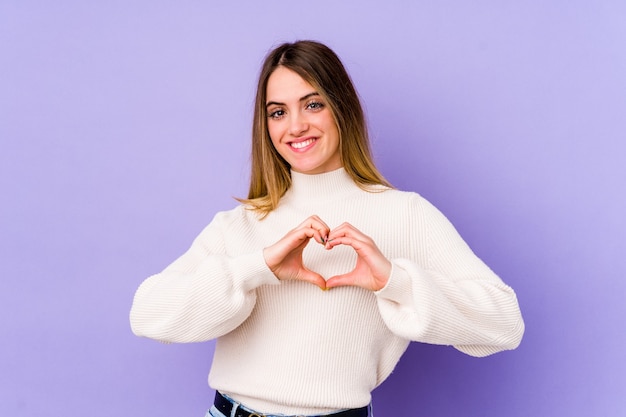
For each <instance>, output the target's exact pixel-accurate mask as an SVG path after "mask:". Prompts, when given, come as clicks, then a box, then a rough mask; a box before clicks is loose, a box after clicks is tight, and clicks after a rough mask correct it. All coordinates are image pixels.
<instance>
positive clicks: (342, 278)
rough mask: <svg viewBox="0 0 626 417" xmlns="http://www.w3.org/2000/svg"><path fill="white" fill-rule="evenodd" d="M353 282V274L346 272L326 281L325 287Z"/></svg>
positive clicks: (351, 283)
mask: <svg viewBox="0 0 626 417" xmlns="http://www.w3.org/2000/svg"><path fill="white" fill-rule="evenodd" d="M354 284H355V277H354V274H352V273H348V274H343V275H336V276H334V277H331V278H329V279H328V281H326V288H327V289H331V288H336V287H347V286H352V285H354Z"/></svg>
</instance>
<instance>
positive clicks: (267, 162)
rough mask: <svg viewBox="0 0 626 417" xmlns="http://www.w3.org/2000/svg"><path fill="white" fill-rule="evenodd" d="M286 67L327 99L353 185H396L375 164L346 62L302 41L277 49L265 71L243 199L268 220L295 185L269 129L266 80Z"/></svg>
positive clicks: (342, 157) (273, 51)
mask: <svg viewBox="0 0 626 417" xmlns="http://www.w3.org/2000/svg"><path fill="white" fill-rule="evenodd" d="M281 66H282V67H285V68H287V69H290V70H291V71H294V72H295V73H297V74H298V75H299V76H300V77H302V79H304V80H305V81H307V82H308V83H309V84H311V85H312V86H313V88H315V89H316V90H317V92H318V93H319V94H320V95H321V96H322V97H323V98H324V99H325V100H326V101H327V103H328V105H329V107H330V110H331V113H332V115H333V118H334V119H335V122H336V123H337V127H338V130H339V142H340V152H341V161H342V163H343V166H344V169H345V170H346V172H347V173H348V175H350V177H351V178H352V179H353V180H354V182H355V183H356V184H357V185H358V186H360V187H361V188H363V189H367V188H368V186H371V185H384V186H387V187H391V185H390V184H389V183H388V182H387V181H386V180H385V178H384V177H383V176H382V174H381V173H380V172H379V171H378V169H377V168H376V166H375V165H374V162H373V159H372V155H371V150H370V144H369V136H368V133H367V127H366V123H365V116H364V114H363V108H362V107H361V102H360V101H359V97H358V95H357V92H356V90H355V88H354V85H353V84H352V81H351V80H350V76H349V75H348V73H347V72H346V70H345V68H344V66H343V64H342V63H341V60H340V59H339V57H338V56H337V55H336V54H335V53H334V52H333V51H332V50H331V49H330V48H328V47H327V46H326V45H324V44H321V43H319V42H315V41H298V42H294V43H284V44H282V45H280V46H278V47H276V48H275V49H274V50H272V51H271V52H270V53H269V54H268V55H267V57H266V58H265V61H264V63H263V66H262V68H261V73H260V75H259V82H258V85H257V92H256V100H255V106H254V119H253V124H252V163H251V176H250V189H249V191H248V198H247V199H239V201H240V202H242V203H245V204H247V205H249V206H250V207H251V208H252V209H253V210H255V211H258V212H259V214H260V215H261V217H265V216H266V215H267V214H268V213H269V212H271V211H272V210H274V209H275V208H276V207H277V206H278V203H279V201H280V198H281V197H282V196H283V195H284V194H285V192H286V191H287V190H288V189H289V187H290V186H291V171H290V166H289V164H288V163H287V161H285V159H284V158H283V157H282V156H280V154H279V153H278V152H277V151H276V149H275V148H274V145H272V141H271V139H270V136H269V132H268V129H267V117H268V116H267V108H266V101H267V97H266V95H267V94H266V92H267V82H268V79H269V77H270V75H272V73H273V72H274V70H276V68H278V67H281Z"/></svg>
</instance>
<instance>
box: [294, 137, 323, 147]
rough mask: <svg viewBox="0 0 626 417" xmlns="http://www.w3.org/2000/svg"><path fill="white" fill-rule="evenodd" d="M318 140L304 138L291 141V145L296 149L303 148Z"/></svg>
mask: <svg viewBox="0 0 626 417" xmlns="http://www.w3.org/2000/svg"><path fill="white" fill-rule="evenodd" d="M316 140H317V139H315V138H310V139H307V140H303V141H302V142H291V143H290V145H291V147H292V148H294V149H302V148H306V147H307V146H309V145H310V144H312V143H313V142H315V141H316Z"/></svg>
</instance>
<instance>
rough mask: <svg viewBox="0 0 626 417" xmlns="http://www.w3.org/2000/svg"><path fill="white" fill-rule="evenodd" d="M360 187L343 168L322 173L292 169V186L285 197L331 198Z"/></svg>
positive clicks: (317, 199)
mask: <svg viewBox="0 0 626 417" xmlns="http://www.w3.org/2000/svg"><path fill="white" fill-rule="evenodd" d="M358 188H359V187H358V186H357V185H356V184H355V182H354V181H353V180H352V178H350V176H349V175H348V173H347V172H346V171H345V170H344V169H343V168H339V169H336V170H334V171H329V172H324V173H322V174H302V173H300V172H295V171H291V187H290V188H289V190H288V191H287V193H286V194H285V197H290V198H304V199H315V200H316V201H319V200H329V199H333V198H335V197H337V196H345V194H346V193H347V192H351V191H354V190H355V189H358Z"/></svg>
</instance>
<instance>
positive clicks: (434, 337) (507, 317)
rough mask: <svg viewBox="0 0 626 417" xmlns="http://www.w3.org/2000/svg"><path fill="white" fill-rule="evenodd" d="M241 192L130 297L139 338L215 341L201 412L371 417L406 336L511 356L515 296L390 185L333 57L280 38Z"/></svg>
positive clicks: (515, 339)
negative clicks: (245, 189) (375, 395)
mask: <svg viewBox="0 0 626 417" xmlns="http://www.w3.org/2000/svg"><path fill="white" fill-rule="evenodd" d="M253 124H254V126H253V135H252V175H251V182H250V190H249V194H248V198H247V199H244V200H241V205H239V206H238V207H236V208H234V209H233V210H230V211H227V212H221V213H217V215H216V216H215V218H214V219H213V221H211V223H210V224H209V225H208V226H207V227H206V228H205V229H204V230H203V231H202V232H201V234H200V235H199V236H198V237H197V238H196V240H195V241H194V242H193V244H192V246H191V248H190V249H189V250H188V251H187V252H186V253H185V254H184V255H182V256H181V257H180V258H179V259H177V260H176V261H175V262H174V263H172V264H171V265H170V266H168V267H167V268H166V269H165V270H164V271H163V272H161V273H159V274H156V275H154V276H151V277H149V278H148V279H147V280H145V281H144V282H143V283H142V284H141V286H140V287H139V289H138V290H137V293H136V295H135V299H134V303H133V307H132V311H131V315H130V318H131V326H132V329H133V331H134V332H135V334H137V335H139V336H145V337H150V338H153V339H157V340H161V341H166V342H199V341H206V340H211V339H217V342H216V347H215V354H214V358H213V365H212V367H211V372H210V375H209V384H210V386H211V387H212V388H214V389H215V390H216V391H217V396H216V401H215V405H214V406H213V407H212V408H211V410H210V411H209V413H208V414H207V415H208V416H216V417H223V416H225V417H230V416H244V417H247V416H257V415H259V416H260V415H266V416H274V415H287V416H290V415H306V416H319V415H332V416H334V417H361V416H362V417H365V416H368V415H371V414H368V413H369V412H370V410H369V407H368V405H369V404H370V401H371V391H372V390H373V389H374V388H375V387H377V386H378V385H379V384H381V383H382V382H383V381H384V380H385V379H386V378H387V376H388V375H389V374H390V373H391V371H392V370H393V368H394V367H395V365H396V364H397V363H398V361H399V359H400V357H401V355H402V354H403V353H404V351H405V349H406V348H407V346H408V344H409V342H410V341H418V342H424V343H433V344H441V345H453V346H454V347H455V348H456V349H458V350H460V351H462V352H464V353H467V354H469V355H472V356H486V355H490V354H493V353H496V352H498V351H502V350H505V349H514V348H515V347H517V346H518V344H519V343H520V341H521V338H522V334H523V332H524V323H523V320H522V317H521V314H520V311H519V307H518V304H517V300H516V297H515V293H514V292H513V290H512V289H511V288H510V287H508V286H507V285H505V284H504V283H503V282H502V281H501V280H500V278H498V277H497V276H496V275H495V274H494V273H493V272H492V271H491V270H490V269H489V268H488V267H487V266H486V265H485V264H484V263H483V262H482V261H481V260H480V259H479V258H477V257H476V256H475V255H474V253H473V252H472V251H471V249H470V248H469V247H468V246H467V244H466V243H465V242H464V241H463V240H462V238H461V237H460V236H459V234H458V233H457V232H456V230H455V229H454V227H453V226H452V225H451V224H450V223H449V221H448V220H447V219H446V218H445V217H444V216H443V215H442V214H441V213H440V212H439V211H438V210H437V209H436V208H435V207H433V206H432V205H431V204H430V203H429V202H428V201H426V200H425V199H424V198H422V197H421V196H419V195H418V194H415V193H411V192H403V191H398V190H395V189H393V188H392V187H391V186H390V185H389V184H388V183H387V182H386V181H385V179H384V178H383V177H382V175H381V174H380V173H379V172H378V170H377V169H376V167H375V166H374V163H373V162H372V157H371V154H370V149H369V141H368V136H367V130H366V126H365V121H364V116H363V111H362V107H361V105H360V102H359V99H358V96H357V94H356V91H355V89H354V87H353V85H352V82H351V81H350V78H349V76H348V74H347V73H346V71H345V69H344V67H343V65H342V63H341V62H340V60H339V58H338V57H337V56H336V55H335V53H334V52H333V51H331V50H330V49H329V48H328V47H326V46H324V45H322V44H320V43H317V42H311V41H300V42H295V43H292V44H283V45H281V46H279V47H277V48H276V49H274V50H273V51H272V52H270V54H269V55H268V56H267V58H266V60H265V63H264V65H263V68H262V71H261V75H260V77H259V83H258V90H257V95H256V106H255V111H254V123H253Z"/></svg>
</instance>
